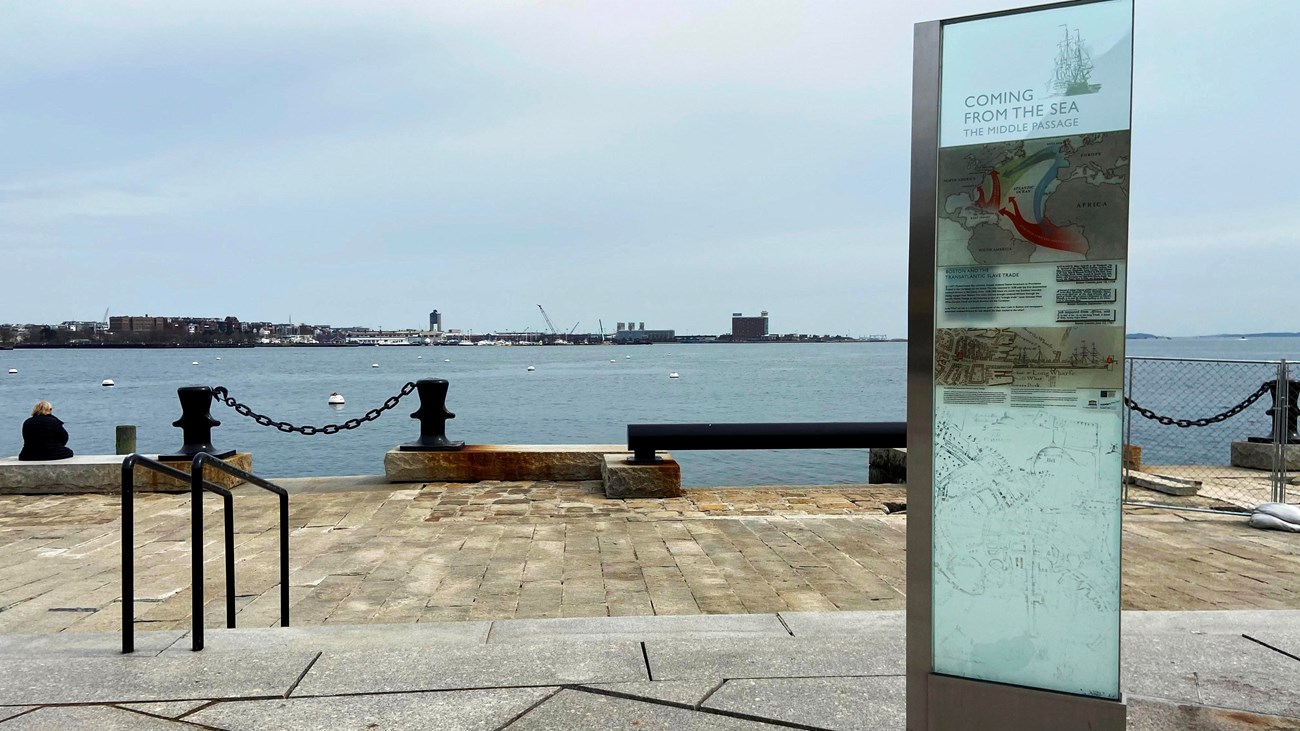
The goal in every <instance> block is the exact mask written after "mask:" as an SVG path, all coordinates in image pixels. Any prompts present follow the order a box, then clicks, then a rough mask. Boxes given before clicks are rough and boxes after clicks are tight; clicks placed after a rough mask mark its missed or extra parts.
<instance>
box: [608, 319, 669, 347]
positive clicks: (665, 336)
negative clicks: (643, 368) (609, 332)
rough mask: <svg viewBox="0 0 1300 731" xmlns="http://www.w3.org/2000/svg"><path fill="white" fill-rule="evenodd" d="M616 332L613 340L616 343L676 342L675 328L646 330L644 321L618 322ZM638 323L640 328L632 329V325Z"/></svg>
mask: <svg viewBox="0 0 1300 731" xmlns="http://www.w3.org/2000/svg"><path fill="white" fill-rule="evenodd" d="M618 324H619V329H618V332H616V333H614V338H613V341H614V343H615V344H617V345H628V344H642V343H674V342H677V331H675V330H647V329H645V323H644V322H642V323H631V322H629V323H627V327H626V328H624V327H623V323H621V322H620V323H618ZM634 324H639V325H640V328H638V329H635V330H634V329H632V325H634Z"/></svg>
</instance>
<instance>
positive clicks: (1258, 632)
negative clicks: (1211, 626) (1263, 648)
mask: <svg viewBox="0 0 1300 731" xmlns="http://www.w3.org/2000/svg"><path fill="white" fill-rule="evenodd" d="M1272 614H1278V612H1272ZM1242 634H1244V635H1245V636H1246V637H1247V638H1249V639H1255V640H1258V641H1260V642H1262V643H1264V644H1265V645H1268V646H1269V647H1272V648H1275V649H1277V650H1279V651H1281V652H1284V653H1286V654H1288V655H1291V656H1292V657H1298V658H1300V621H1297V620H1294V619H1290V620H1288V619H1286V618H1283V617H1278V619H1277V621H1276V622H1275V623H1274V624H1273V625H1272V626H1271V627H1267V628H1266V627H1252V628H1249V629H1246V630H1244V631H1243V632H1242Z"/></svg>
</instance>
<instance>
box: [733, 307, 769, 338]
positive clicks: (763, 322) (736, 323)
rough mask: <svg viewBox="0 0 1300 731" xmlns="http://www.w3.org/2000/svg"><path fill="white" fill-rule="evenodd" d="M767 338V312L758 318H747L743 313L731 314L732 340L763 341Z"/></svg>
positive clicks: (764, 311) (763, 312)
mask: <svg viewBox="0 0 1300 731" xmlns="http://www.w3.org/2000/svg"><path fill="white" fill-rule="evenodd" d="M766 337H767V310H763V311H762V313H760V314H759V316H758V317H745V315H744V314H743V313H740V312H733V313H731V339H732V340H762V339H763V338H766Z"/></svg>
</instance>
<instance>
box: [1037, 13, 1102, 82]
mask: <svg viewBox="0 0 1300 731" xmlns="http://www.w3.org/2000/svg"><path fill="white" fill-rule="evenodd" d="M1061 27H1062V28H1064V29H1065V38H1064V39H1063V40H1061V42H1059V43H1057V44H1056V68H1055V69H1054V71H1053V72H1052V79H1051V81H1049V82H1048V88H1050V89H1051V90H1052V91H1053V92H1054V93H1055V94H1056V95H1057V96H1078V95H1079V94H1096V93H1097V91H1098V90H1100V89H1101V84H1091V83H1088V77H1089V76H1090V75H1091V74H1092V54H1090V53H1088V49H1087V48H1085V47H1084V45H1083V39H1082V38H1081V37H1080V36H1079V31H1077V30H1076V31H1074V35H1073V36H1071V35H1070V27H1069V26H1068V25H1062V26H1061Z"/></svg>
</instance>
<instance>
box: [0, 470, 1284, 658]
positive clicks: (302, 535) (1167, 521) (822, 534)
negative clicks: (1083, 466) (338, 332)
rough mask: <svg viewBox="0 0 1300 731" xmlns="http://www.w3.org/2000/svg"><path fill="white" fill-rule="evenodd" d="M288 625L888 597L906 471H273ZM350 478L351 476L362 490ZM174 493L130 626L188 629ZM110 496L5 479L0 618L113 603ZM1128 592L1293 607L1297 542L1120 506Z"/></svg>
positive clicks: (245, 504) (1133, 600) (272, 591)
mask: <svg viewBox="0 0 1300 731" xmlns="http://www.w3.org/2000/svg"><path fill="white" fill-rule="evenodd" d="M284 482H285V483H286V485H287V486H290V487H294V488H295V489H304V488H310V489H312V490H315V492H310V493H299V494H295V495H293V496H292V497H291V499H290V523H291V525H290V529H291V537H290V542H291V544H290V545H291V548H290V568H291V574H290V598H291V601H292V607H291V619H292V623H293V624H294V625H295V626H300V625H315V624H365V623H415V622H433V621H445V620H492V619H510V618H542V617H567V616H638V615H683V614H739V613H773V612H782V611H829V610H861V609H901V608H902V607H903V596H904V591H905V585H904V562H905V555H904V537H905V531H906V517H905V516H906V514H892V515H887V514H885V512H884V510H885V508H884V506H885V504H886V503H891V502H901V501H902V500H903V498H904V492H903V488H902V486H839V487H833V488H825V487H822V488H751V489H714V490H701V489H693V490H689V491H687V496H686V497H683V498H676V499H665V500H627V501H615V500H607V499H605V498H604V497H603V496H602V495H601V494H600V490H599V483H479V484H477V485H456V486H449V485H440V484H430V485H418V484H417V485H409V486H408V485H402V486H394V485H388V484H383V483H376V482H374V481H367V480H365V479H361V478H324V479H319V478H318V479H312V480H298V481H295V480H285V481H284ZM361 488H364V489H361ZM237 494H238V496H237V497H236V499H235V514H236V530H237V534H236V550H235V553H236V559H237V564H236V566H237V569H236V573H237V598H236V604H237V608H238V612H239V614H238V622H239V626H241V627H257V626H263V627H265V626H271V625H274V624H276V623H277V622H278V621H279V591H278V589H279V584H278V582H279V576H278V537H277V533H276V512H275V505H276V503H275V500H274V499H273V498H271V497H269V496H264V495H263V494H261V493H256V492H251V491H245V490H244V489H243V488H241V489H240V490H239V491H237ZM188 505H189V498H188V496H186V495H162V494H150V495H141V496H138V497H137V499H136V523H137V525H136V570H137V576H136V598H137V605H136V617H137V619H138V620H139V622H140V624H139V627H140V629H184V628H188V623H189V609H190V590H189V582H190V577H189V527H188V525H189V507H188ZM219 507H220V501H218V500H216V499H215V498H209V499H208V500H207V501H206V503H205V513H206V516H207V517H206V521H207V523H206V525H207V533H206V540H207V547H206V549H205V550H206V558H207V564H206V574H205V594H206V599H207V603H206V623H207V626H210V627H216V626H223V625H224V616H223V612H224V597H223V592H224V585H223V575H222V566H223V557H222V542H221V537H220V535H221V534H220V515H219ZM119 511H120V502H119V500H118V499H117V498H116V497H113V496H107V495H76V496H68V495H47V496H0V633H36V634H39V633H51V632H61V631H65V630H67V631H74V632H106V631H113V630H116V629H117V628H118V627H119V626H120V618H121V606H120V596H121V585H120V575H119V572H120V568H119V567H120V549H121V546H120V540H119V537H120V531H121V525H120V520H119ZM1123 602H1124V604H1123V606H1124V608H1125V609H1167V610H1181V609H1195V610H1209V609H1300V542H1298V541H1297V540H1296V536H1294V535H1289V534H1282V533H1274V532H1268V531H1260V530H1255V529H1252V528H1249V527H1247V526H1246V525H1245V523H1244V518H1239V517H1232V516H1228V517H1225V516H1217V515H1209V514H1204V513H1175V512H1169V511H1158V510H1151V509H1136V510H1132V509H1131V510H1128V511H1126V515H1125V524H1124V593H1123Z"/></svg>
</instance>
